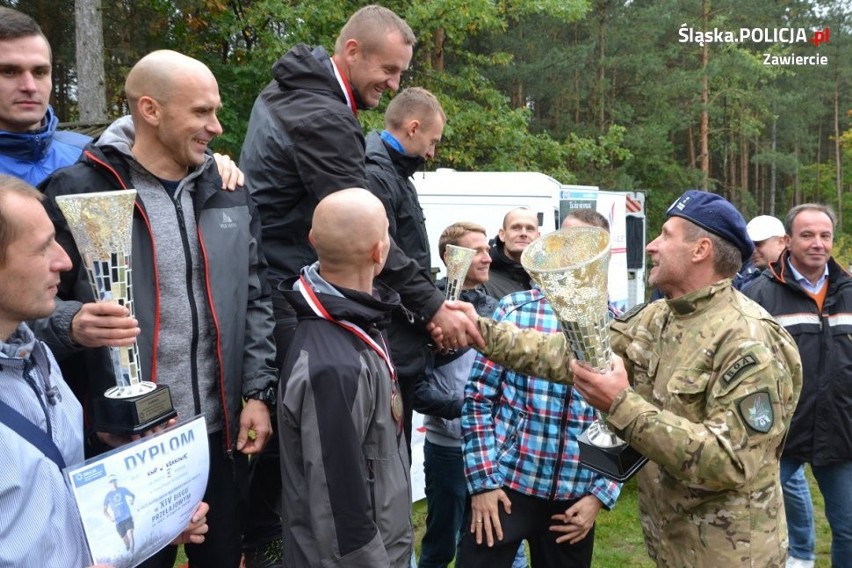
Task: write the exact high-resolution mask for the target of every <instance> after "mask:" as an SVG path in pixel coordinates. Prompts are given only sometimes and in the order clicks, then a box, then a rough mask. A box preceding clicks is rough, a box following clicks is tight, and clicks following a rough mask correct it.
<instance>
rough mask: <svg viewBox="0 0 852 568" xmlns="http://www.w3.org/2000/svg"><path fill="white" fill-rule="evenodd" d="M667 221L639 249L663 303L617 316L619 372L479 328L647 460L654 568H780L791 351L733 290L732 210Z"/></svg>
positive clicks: (795, 377) (694, 212) (504, 355)
mask: <svg viewBox="0 0 852 568" xmlns="http://www.w3.org/2000/svg"><path fill="white" fill-rule="evenodd" d="M668 217H669V218H668V220H667V221H666V223H665V225H663V230H662V233H661V235H660V236H659V237H658V238H657V239H655V240H654V241H653V242H651V243H650V244H649V245H648V247H647V250H648V253H649V255H650V256H651V261H652V268H651V273H650V282H651V285H653V286H656V287H658V288H660V289H661V290H662V291H663V292H664V293H665V295H666V298H667V299H666V300H660V301H657V302H654V303H652V304H648V305H643V306H639V307H637V308H634V309H633V310H631V311H630V312H629V313H627V314H625V315H624V316H622V317H620V318H618V319H617V320H616V321H615V322H613V324H612V326H611V340H612V347H613V351H614V352H615V353H616V354H617V355H618V356H616V357H614V364H613V370H611V371H610V372H608V373H607V374H605V375H600V374H595V373H593V372H592V371H589V370H588V369H586V368H584V367H581V366H580V365H578V364H577V362H576V361H572V359H573V356H572V355H571V353H570V350H569V349H567V347H566V344H565V340H564V336H563V335H562V334H542V333H540V332H536V331H534V330H523V331H519V330H518V329H517V328H514V327H513V326H511V325H510V324H506V323H501V324H496V323H494V322H493V321H491V320H487V319H480V320H478V321H479V328H480V331H481V332H482V333H483V337H484V338H485V343H486V346H487V347H486V349H485V350H484V351H483V353H484V354H485V355H486V356H487V357H489V358H490V359H492V360H494V361H495V362H498V363H500V364H502V365H504V366H508V367H511V368H513V369H516V370H518V371H521V372H524V373H527V374H530V375H534V376H541V377H546V378H549V379H550V380H554V381H558V382H565V383H573V384H574V386H575V387H576V388H577V389H578V390H580V392H581V393H582V394H583V396H584V397H585V398H586V400H587V401H588V402H589V403H591V404H592V405H594V406H595V407H597V408H598V409H600V410H602V411H604V412H607V413H608V415H607V422H608V424H609V425H610V426H611V427H612V428H613V429H614V430H615V431H616V432H617V433H618V435H619V436H621V438H622V439H624V440H626V441H627V442H628V443H629V444H631V445H632V446H633V447H634V448H635V449H637V450H638V451H640V452H642V453H643V454H644V455H645V456H647V457H648V458H649V459H650V460H651V461H650V462H649V463H648V464H647V465H646V466H645V467H644V469H643V470H642V471H641V472H640V473H639V495H640V496H639V508H640V513H641V520H642V528H643V531H644V533H645V543H646V546H647V549H648V553H649V554H650V556H651V558H653V559H654V560H655V561H656V563H657V565H658V566H665V567H685V566H689V567H693V568H698V567H703V566H713V567H716V566H725V565H728V566H737V567H741V566H750V567H755V568H758V567H759V568H765V567H770V566H771V567H782V566H784V562H785V557H786V549H787V527H786V521H785V518H784V510H783V507H784V504H783V500H782V497H781V485H780V481H779V466H778V460H779V457H780V455H781V448H782V446H783V443H784V437H785V434H786V432H787V428H788V426H789V425H790V420H791V418H792V415H793V410H794V408H795V406H796V401H797V400H798V397H799V392H800V390H801V386H802V370H801V361H800V359H799V354H798V351H797V349H796V345H795V343H794V342H793V340H792V338H791V337H790V335H789V334H788V333H787V332H786V331H785V330H784V329H783V328H782V327H781V326H779V325H778V324H777V323H776V322H775V321H774V320H773V319H772V318H771V317H770V316H769V315H768V314H767V313H766V312H765V311H764V310H763V309H762V308H760V307H759V306H758V305H757V304H755V303H754V302H752V301H750V300H748V299H747V298H745V297H744V296H743V295H741V294H740V293H739V292H737V291H735V290H734V289H733V288H732V287H731V280H730V277H731V276H733V275H734V274H735V273H736V271H737V269H738V268H739V267H740V265H741V264H742V262H743V260H745V259H747V258H748V257H749V255H750V254H751V251H752V244H751V240H750V239H749V237H748V235H747V233H746V229H745V222H744V220H743V218H742V216H741V215H740V213H739V212H738V211H737V210H736V209H735V208H734V207H733V206H732V205H731V204H730V203H728V202H727V201H725V200H724V199H722V198H721V197H719V196H717V195H714V194H710V193H705V192H701V191H688V192H686V193H685V194H684V195H682V196H681V197H680V198H679V199H678V200H677V201H676V202H675V203H674V204H673V205H672V206H671V207H670V208H669V211H668ZM469 315H470V314H469ZM621 358H623V360H622V359H621ZM628 381H629V382H628ZM493 514H494V515H496V511H495V512H494V513H493Z"/></svg>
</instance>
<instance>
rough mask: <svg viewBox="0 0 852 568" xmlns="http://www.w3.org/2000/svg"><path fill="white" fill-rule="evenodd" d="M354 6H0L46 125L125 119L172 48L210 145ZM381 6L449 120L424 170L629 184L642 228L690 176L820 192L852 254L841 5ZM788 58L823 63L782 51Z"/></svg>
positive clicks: (415, 76)
mask: <svg viewBox="0 0 852 568" xmlns="http://www.w3.org/2000/svg"><path fill="white" fill-rule="evenodd" d="M367 3H369V2H356V1H345V0H311V1H290V2H287V1H282V0H172V1H164V0H119V1H114V2H104V3H102V4H101V2H100V1H98V0H76V2H75V1H74V0H0V5H6V6H11V7H14V8H17V9H19V10H22V11H24V12H26V13H28V14H30V15H31V16H33V17H34V18H35V19H36V20H37V21H38V22H39V23H40V24H41V26H42V28H43V30H44V32H45V34H46V35H47V37H48V39H49V41H50V43H51V45H52V47H53V59H54V61H53V63H54V67H53V79H54V81H53V85H54V93H53V105H54V108H55V109H56V111H57V114H58V115H59V117H60V120H63V121H78V120H80V119H81V110H82V117H83V120H84V121H85V120H92V119H93V118H94V119H101V120H106V119H113V118H116V117H118V116H121V115H123V114H126V112H127V108H126V102H125V101H124V98H123V94H122V93H123V81H124V77H125V75H126V73H127V71H128V70H129V69H130V67H132V65H133V64H134V63H135V62H136V61H137V60H138V59H139V58H140V57H141V56H143V55H145V54H146V53H148V52H150V51H152V50H154V49H162V48H169V49H174V50H177V51H180V52H183V53H185V54H187V55H190V56H192V57H195V58H198V59H200V60H202V61H204V62H205V63H206V64H207V65H208V66H209V67H210V68H211V69H212V71H213V73H214V74H215V75H216V77H217V78H218V80H219V88H220V91H221V95H222V100H223V104H224V106H223V109H222V111H221V113H220V119H221V121H222V124H223V127H224V130H225V134H224V135H223V136H221V137H219V138H218V139H217V140H216V141H215V144H214V148H215V149H216V150H218V151H220V152H226V153H229V154H231V155H232V156H235V157H236V156H238V155H239V152H240V147H241V144H242V140H243V136H244V134H245V129H246V124H247V121H248V116H249V113H250V110H251V106H252V104H253V102H254V99H255V97H256V96H257V94H258V93H259V92H260V90H261V89H262V88H263V86H264V85H265V84H266V83H268V81H269V80H270V79H271V66H272V64H273V63H274V62H275V61H276V60H277V59H278V58H279V57H280V56H281V55H282V54H283V53H284V52H286V51H287V49H289V48H290V47H291V46H292V45H294V44H296V43H299V42H305V43H308V44H311V45H317V44H321V45H324V46H326V47H327V48H328V49H329V50H331V49H332V48H333V45H334V38H335V36H336V34H337V32H338V30H339V29H340V27H341V26H342V24H343V23H344V22H345V21H346V19H347V18H348V16H349V15H350V14H351V13H353V12H354V11H355V10H356V9H357V8H359V7H361V6H363V5H365V4H367ZM381 3H382V4H383V5H385V6H387V7H389V8H391V9H393V10H394V11H395V12H396V13H398V14H400V15H401V16H403V17H404V18H405V19H406V21H407V22H408V23H409V24H410V25H411V27H412V29H414V31H415V33H416V34H417V38H418V43H417V46H416V48H415V52H414V58H413V60H412V63H411V67H410V69H409V70H408V71H407V72H406V73H405V75H404V76H403V80H402V87H407V86H415V85H417V86H422V87H425V88H427V89H429V90H430V91H432V92H433V93H435V94H436V95H437V96H438V98H439V99H440V100H441V102H442V104H443V106H444V109H445V110H446V113H447V115H448V124H447V127H446V129H445V132H444V140H443V142H442V143H441V145H440V146H439V150H438V153H437V156H436V157H435V159H434V160H432V161H431V162H430V163H429V164H428V168H429V169H435V168H438V167H449V168H455V169H457V170H462V171H539V172H544V173H546V174H548V175H551V176H553V177H554V178H556V179H557V180H559V181H561V182H563V183H580V184H587V185H597V186H600V187H601V188H602V189H613V190H631V191H644V192H645V193H646V199H647V201H646V208H647V213H648V218H649V224H648V233H649V236H651V237H653V236H654V235H656V234H657V232H658V230H659V227H660V226H661V225H662V222H663V221H664V219H665V209H666V208H667V207H668V205H669V204H670V203H671V202H672V201H673V200H674V199H675V198H676V197H677V196H678V195H679V194H680V193H681V192H682V191H683V190H685V189H689V188H699V189H706V190H709V191H714V192H716V193H719V194H721V195H723V196H725V197H726V198H728V199H729V200H731V201H732V202H733V203H734V204H735V205H736V206H737V207H739V208H740V210H741V211H742V212H743V214H744V216H745V217H746V219H749V218H751V217H752V216H754V215H758V214H771V215H776V216H778V217H780V218H782V219H783V216H784V214H785V213H786V211H787V210H788V209H789V208H790V207H791V206H793V205H795V204H798V203H803V202H807V201H818V202H822V203H826V204H830V205H832V206H833V207H834V208H835V210H836V211H837V216H838V227H837V231H836V233H837V238H836V245H835V256H836V257H838V259H839V260H840V262H841V264H842V265H843V266H844V267H845V266H848V265H849V263H850V261H852V235H850V233H852V191H850V190H852V126H851V125H852V88H851V87H852V37H850V36H852V0H809V1H805V0H763V1H760V2H742V1H734V0H682V1H674V0H657V1H649V0H633V1H630V0H411V1H409V0H386V1H383V2H381ZM75 8H76V13H77V14H78V15H77V16H76V18H75ZM98 13H100V14H101V16H102V22H103V29H102V43H101V44H98V43H97V42H90V41H89V40H86V41H85V42H84V45H83V51H82V52H81V53H85V52H86V50H88V51H89V52H91V51H92V49H93V48H94V50H95V52H96V53H95V55H96V56H97V55H99V54H100V55H102V56H103V75H102V76H98V75H97V74H94V75H92V73H91V71H90V69H91V65H90V63H89V60H88V59H87V58H85V57H83V56H81V57H83V58H81V59H78V55H77V48H76V46H75V29H76V27H77V25H79V27H80V29H81V30H82V31H84V32H85V33H86V34H87V35H86V37H92V33H93V28H94V34H95V36H97V35H98V34H100V33H101V32H99V31H98V30H97V29H96V27H95V24H97V18H96V17H93V16H94V15H96V14H98ZM75 19H76V21H77V22H78V24H75ZM744 34H745V35H744ZM702 40H704V41H702ZM734 40H740V41H734ZM757 40H760V41H757ZM101 46H103V47H101ZM89 55H91V53H90V54H89ZM797 55H798V56H804V57H811V56H813V57H816V56H819V58H821V60H820V62H821V64H800V65H790V64H781V62H782V61H784V60H785V59H787V58H789V57H790V56H797ZM813 57H812V58H811V59H809V60H806V61H809V62H811V63H813V62H814V59H813ZM78 60H79V61H80V66H78V64H77V62H78ZM95 60H97V57H95ZM84 67H85V68H84ZM89 77H94V78H93V79H90V78H89ZM101 77H102V78H101ZM92 87H94V89H92ZM93 91H94V92H95V93H101V94H100V95H97V96H99V97H102V99H103V102H101V103H99V105H100V106H99V107H98V108H99V110H97V111H96V112H95V115H92V112H91V110H88V109H89V108H90V107H91V105H89V106H87V104H86V103H87V102H88V101H87V98H90V97H92V96H93V95H91V94H90V93H92V92H93ZM388 100H389V97H385V98H384V100H383V102H382V106H381V107H380V108H379V109H378V111H377V112H365V113H360V115H359V116H360V117H361V120H362V122H363V124H364V127H365V128H366V129H373V128H380V127H381V124H382V116H383V115H382V111H383V109H384V107H385V106H386V105H387V102H388Z"/></svg>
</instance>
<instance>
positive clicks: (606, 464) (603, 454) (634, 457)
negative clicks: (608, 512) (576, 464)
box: [577, 430, 648, 483]
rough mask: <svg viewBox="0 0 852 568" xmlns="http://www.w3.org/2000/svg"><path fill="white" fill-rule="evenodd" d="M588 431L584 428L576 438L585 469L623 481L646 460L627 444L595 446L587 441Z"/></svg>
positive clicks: (581, 462) (581, 463)
mask: <svg viewBox="0 0 852 568" xmlns="http://www.w3.org/2000/svg"><path fill="white" fill-rule="evenodd" d="M588 433H589V431H588V430H586V431H585V432H583V433H582V434H580V437H579V438H577V442H578V443H579V444H580V465H582V466H583V467H585V468H587V469H590V470H592V471H594V472H596V473H599V474H601V475H603V476H605V477H608V478H610V479H612V480H614V481H618V482H620V483H623V482H625V481H627V480H628V479H630V478H631V477H633V476H634V475H635V474H636V472H638V471H639V470H640V469H642V466H643V465H645V463H646V462H647V461H648V458H646V457H645V456H643V455H642V454H640V453H639V452H637V451H636V450H634V449H633V448H632V447H631V446H629V445H628V444H621V445H618V446H614V447H611V448H604V447H601V446H596V445H595V444H593V443H592V442H591V441H589V436H588Z"/></svg>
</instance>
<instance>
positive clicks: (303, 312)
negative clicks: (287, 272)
mask: <svg viewBox="0 0 852 568" xmlns="http://www.w3.org/2000/svg"><path fill="white" fill-rule="evenodd" d="M315 267H316V263H315V264H313V265H311V266H307V267H305V268H303V269H302V272H303V274H305V275H306V278H307V279H308V281H309V282H311V287H312V289H313V291H314V293H316V295H317V297H318V298H319V300H320V301H321V302H322V304H323V306H324V307H325V309H326V310H327V311H328V313H329V315H330V316H331V317H333V318H334V319H336V320H346V321H349V322H352V323H354V324H355V325H357V326H359V327H361V328H363V329H365V330H366V329H367V328H369V327H373V326H374V327H378V328H380V329H381V328H383V327H385V326H386V325H387V324H388V323H389V322H390V319H391V313H392V312H393V310H394V309H395V308H396V307H397V306H398V305H399V295H398V294H397V293H396V292H394V291H393V290H392V289H390V288H388V287H387V286H386V285H385V284H383V283H382V282H380V281H378V280H376V281H374V283H373V294H372V295H370V294H366V293H364V292H361V291H358V290H351V289H349V288H343V287H340V286H335V285H333V284H331V283H329V282H326V281H325V280H324V279H322V277H321V276H320V275H319V273H318V272H316V268H315ZM298 281H299V279H298V277H294V278H290V279H288V280H286V281H284V282H282V283H281V284H280V285H279V287H278V289H279V290H280V291H281V293H282V294H283V295H284V298H285V299H286V300H287V301H288V302H289V303H290V305H291V306H293V309H294V310H296V315H297V316H298V318H299V320H307V319H315V318H316V317H317V316H316V315H315V314H314V312H313V310H311V308H310V306H308V304H307V303H306V302H305V300H304V299H303V298H302V295H301V293H299V292H298V291H297V289H296V284H297V283H298Z"/></svg>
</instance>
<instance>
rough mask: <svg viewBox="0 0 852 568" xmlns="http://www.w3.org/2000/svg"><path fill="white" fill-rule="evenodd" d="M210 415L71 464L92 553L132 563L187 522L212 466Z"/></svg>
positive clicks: (121, 564)
mask: <svg viewBox="0 0 852 568" xmlns="http://www.w3.org/2000/svg"><path fill="white" fill-rule="evenodd" d="M209 459H210V458H209V454H208V448H207V426H206V423H205V420H204V417H203V416H200V417H197V418H195V419H193V420H190V421H187V422H184V423H181V424H178V425H176V426H173V427H172V428H169V429H168V430H165V431H163V432H160V433H159V434H157V435H155V436H151V437H148V438H142V439H140V440H137V441H136V442H133V443H132V444H128V445H126V446H122V447H120V448H117V449H115V450H113V451H111V452H109V453H106V454H103V455H101V456H98V457H96V458H92V459H90V460H87V461H85V462H83V463H81V464H78V465H74V466H70V467H67V468H65V475H66V477H67V479H68V483H69V484H70V486H71V490H72V492H73V494H74V498H75V500H76V501H77V509H78V511H79V513H80V518H81V519H82V521H83V528H84V529H85V531H86V540H87V541H88V544H89V551H90V553H91V555H92V559H93V560H94V562H95V563H98V564H101V563H103V564H111V565H113V566H114V567H115V568H132V567H133V566H137V565H138V564H140V563H141V562H143V561H144V560H145V559H147V558H149V557H151V556H152V555H153V554H155V553H156V552H158V551H159V550H161V549H162V548H163V547H165V546H166V545H168V544H169V543H170V542H171V541H173V540H174V539H175V538H176V537H177V536H178V535H180V533H181V532H183V530H184V529H185V528H186V526H187V524H188V523H189V520H190V518H191V517H192V513H193V512H194V511H195V508H196V507H197V506H198V503H200V502H201V499H202V497H203V496H204V490H205V488H206V487H207V472H208V471H209Z"/></svg>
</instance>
